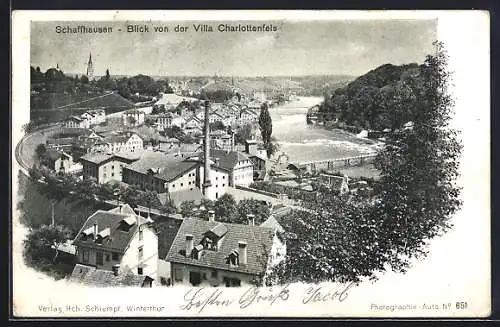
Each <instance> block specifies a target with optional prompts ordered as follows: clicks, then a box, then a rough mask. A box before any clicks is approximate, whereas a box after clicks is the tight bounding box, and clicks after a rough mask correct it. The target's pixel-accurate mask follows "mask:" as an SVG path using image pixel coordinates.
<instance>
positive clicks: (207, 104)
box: [203, 100, 212, 196]
mask: <svg viewBox="0 0 500 327" xmlns="http://www.w3.org/2000/svg"><path fill="white" fill-rule="evenodd" d="M209 109H210V102H209V101H208V100H206V101H205V156H204V160H203V162H204V165H205V166H204V179H203V195H205V196H207V189H208V188H209V187H210V186H211V185H212V184H211V183H210V123H209V116H210V112H209V111H210V110H209Z"/></svg>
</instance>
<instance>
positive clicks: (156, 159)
mask: <svg viewBox="0 0 500 327" xmlns="http://www.w3.org/2000/svg"><path fill="white" fill-rule="evenodd" d="M181 160H182V157H176V156H174V155H167V154H165V153H162V152H148V153H146V154H144V155H143V156H142V157H141V158H140V159H139V160H137V161H136V162H134V163H132V164H130V165H129V166H128V167H127V169H129V170H133V171H136V172H140V173H142V174H146V173H147V171H148V169H151V168H154V169H156V168H162V167H166V166H167V165H169V164H170V163H172V162H176V161H181Z"/></svg>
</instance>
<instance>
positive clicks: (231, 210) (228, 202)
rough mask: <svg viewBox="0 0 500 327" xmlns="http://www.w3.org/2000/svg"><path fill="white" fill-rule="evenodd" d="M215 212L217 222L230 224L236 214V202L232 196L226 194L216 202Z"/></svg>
mask: <svg viewBox="0 0 500 327" xmlns="http://www.w3.org/2000/svg"><path fill="white" fill-rule="evenodd" d="M214 211H215V217H217V220H220V221H224V222H229V221H230V220H231V218H232V217H233V216H234V215H235V214H236V200H235V199H234V197H233V196H232V195H231V194H228V193H225V194H223V195H222V196H221V197H219V198H218V199H217V200H216V201H215V205H214Z"/></svg>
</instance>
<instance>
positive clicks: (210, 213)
mask: <svg viewBox="0 0 500 327" xmlns="http://www.w3.org/2000/svg"><path fill="white" fill-rule="evenodd" d="M208 221H215V211H213V210H208Z"/></svg>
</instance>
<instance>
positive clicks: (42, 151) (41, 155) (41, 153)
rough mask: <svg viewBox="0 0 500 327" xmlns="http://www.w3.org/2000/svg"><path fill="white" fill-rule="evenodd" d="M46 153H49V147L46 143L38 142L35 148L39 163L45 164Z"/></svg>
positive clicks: (36, 158)
mask: <svg viewBox="0 0 500 327" xmlns="http://www.w3.org/2000/svg"><path fill="white" fill-rule="evenodd" d="M46 154H47V147H46V146H45V144H43V143H41V144H38V145H37V147H36V149H35V160H36V161H37V162H38V163H39V164H45V161H46Z"/></svg>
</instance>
